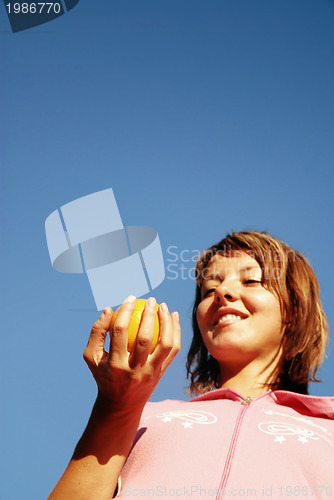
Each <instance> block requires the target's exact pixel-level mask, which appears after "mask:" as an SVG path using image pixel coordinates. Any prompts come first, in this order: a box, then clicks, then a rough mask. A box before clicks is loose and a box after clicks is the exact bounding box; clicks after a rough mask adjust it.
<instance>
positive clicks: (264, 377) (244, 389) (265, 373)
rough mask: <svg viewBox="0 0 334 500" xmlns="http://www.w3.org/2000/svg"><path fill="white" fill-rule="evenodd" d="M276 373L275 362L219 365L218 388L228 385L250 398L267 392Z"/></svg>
mask: <svg viewBox="0 0 334 500" xmlns="http://www.w3.org/2000/svg"><path fill="white" fill-rule="evenodd" d="M276 374H277V363H275V365H274V366H273V365H272V364H270V365H267V366H263V364H261V362H260V361H256V362H255V361H253V362H251V363H249V364H247V365H243V366H240V367H236V366H235V365H234V366H232V367H230V366H228V365H226V364H222V365H221V366H220V375H219V388H223V387H228V388H230V389H233V390H235V391H236V392H238V393H239V394H241V395H242V396H244V397H245V398H247V397H250V398H251V399H253V398H255V397H257V396H260V395H261V394H264V393H265V392H267V391H268V390H269V389H270V387H271V384H272V383H273V382H274V380H275V378H276Z"/></svg>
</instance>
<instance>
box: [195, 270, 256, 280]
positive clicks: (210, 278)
mask: <svg viewBox="0 0 334 500" xmlns="http://www.w3.org/2000/svg"><path fill="white" fill-rule="evenodd" d="M252 269H258V270H259V271H261V272H262V270H261V268H259V266H247V267H242V268H241V269H239V271H240V273H242V272H244V271H251V270H252ZM217 278H221V275H220V273H215V274H209V276H205V277H204V278H203V282H204V281H205V280H215V279H217Z"/></svg>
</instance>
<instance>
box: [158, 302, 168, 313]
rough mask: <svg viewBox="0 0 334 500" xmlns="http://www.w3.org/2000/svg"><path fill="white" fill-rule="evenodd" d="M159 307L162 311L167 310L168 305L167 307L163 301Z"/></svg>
mask: <svg viewBox="0 0 334 500" xmlns="http://www.w3.org/2000/svg"><path fill="white" fill-rule="evenodd" d="M160 307H161V310H162V311H163V312H168V307H167V304H165V302H163V303H162V304H161V305H160Z"/></svg>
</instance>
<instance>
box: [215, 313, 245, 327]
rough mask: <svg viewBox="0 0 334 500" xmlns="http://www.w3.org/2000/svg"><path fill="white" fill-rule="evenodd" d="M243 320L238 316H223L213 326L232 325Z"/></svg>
mask: <svg viewBox="0 0 334 500" xmlns="http://www.w3.org/2000/svg"><path fill="white" fill-rule="evenodd" d="M242 319H243V318H241V316H239V315H238V314H224V316H221V317H220V318H219V319H218V321H216V322H215V323H214V326H217V325H222V326H224V325H230V324H231V323H234V322H236V321H241V320H242Z"/></svg>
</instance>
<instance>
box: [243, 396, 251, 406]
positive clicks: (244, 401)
mask: <svg viewBox="0 0 334 500" xmlns="http://www.w3.org/2000/svg"><path fill="white" fill-rule="evenodd" d="M251 402H252V398H250V397H249V396H247V398H245V399H244V400H243V401H241V404H242V405H244V406H247V405H250V404H251Z"/></svg>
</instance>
